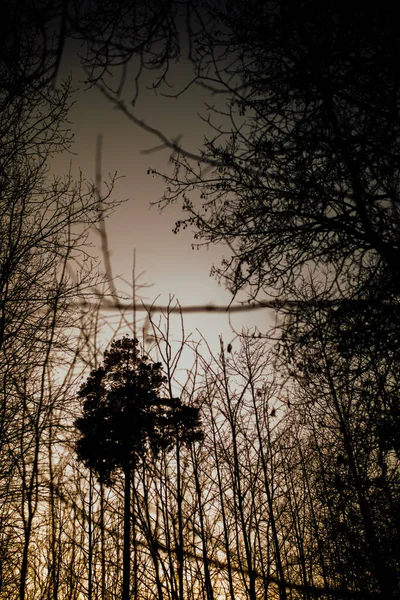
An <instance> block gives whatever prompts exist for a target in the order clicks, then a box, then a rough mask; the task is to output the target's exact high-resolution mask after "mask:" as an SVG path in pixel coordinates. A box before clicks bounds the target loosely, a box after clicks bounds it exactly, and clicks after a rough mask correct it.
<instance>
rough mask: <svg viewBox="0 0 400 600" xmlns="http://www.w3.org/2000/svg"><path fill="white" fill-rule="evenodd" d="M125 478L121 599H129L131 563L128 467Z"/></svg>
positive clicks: (129, 473) (129, 479) (129, 475)
mask: <svg viewBox="0 0 400 600" xmlns="http://www.w3.org/2000/svg"><path fill="white" fill-rule="evenodd" d="M124 478H125V490H124V550H123V571H122V598H121V600H129V595H130V594H129V591H130V564H131V470H130V469H129V468H128V467H127V468H125V469H124Z"/></svg>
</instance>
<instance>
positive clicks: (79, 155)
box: [52, 42, 274, 348]
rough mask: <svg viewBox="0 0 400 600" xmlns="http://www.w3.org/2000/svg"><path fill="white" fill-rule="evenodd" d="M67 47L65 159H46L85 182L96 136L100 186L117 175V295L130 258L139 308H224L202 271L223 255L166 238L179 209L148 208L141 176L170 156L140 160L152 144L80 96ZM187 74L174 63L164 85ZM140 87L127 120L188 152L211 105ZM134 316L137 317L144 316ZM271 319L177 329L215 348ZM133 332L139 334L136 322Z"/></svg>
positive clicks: (190, 320)
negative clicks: (171, 302)
mask: <svg viewBox="0 0 400 600" xmlns="http://www.w3.org/2000/svg"><path fill="white" fill-rule="evenodd" d="M74 44H75V43H71V42H69V44H68V45H67V47H66V49H65V51H64V55H63V62H62V65H61V68H60V72H59V78H62V77H65V76H67V75H69V74H70V75H71V76H72V83H73V88H75V89H77V91H76V92H75V94H74V96H73V99H74V101H75V104H74V106H73V107H72V109H71V112H70V116H69V118H70V121H71V127H72V131H73V133H74V136H75V138H74V144H73V147H72V149H71V150H72V152H73V154H71V155H69V154H63V155H62V156H59V157H57V158H56V159H54V161H53V163H52V170H53V171H54V172H55V173H63V172H66V171H67V170H68V168H69V164H70V161H71V165H72V172H73V173H74V174H75V175H77V174H78V171H79V169H81V170H82V172H83V175H84V176H85V177H86V178H88V179H93V180H94V179H95V172H96V144H97V139H98V136H99V135H101V136H102V141H103V143H102V179H103V180H106V179H108V174H113V173H115V172H117V173H118V175H119V176H120V179H118V180H117V183H116V186H115V190H114V198H116V199H120V200H125V202H123V203H122V204H121V205H120V206H119V207H117V208H116V210H115V211H114V213H113V214H112V215H111V217H109V218H108V219H107V222H106V227H107V235H108V243H109V248H110V251H111V252H110V253H111V261H112V269H113V276H114V277H115V278H116V287H117V288H118V289H119V290H120V291H121V292H122V295H123V296H126V297H127V296H128V295H129V292H130V288H129V285H126V284H124V283H123V282H122V280H121V278H124V279H125V280H127V281H128V282H131V281H132V266H133V252H134V251H135V255H136V274H137V275H139V274H140V273H142V275H141V276H140V278H139V279H138V280H137V284H138V285H141V284H147V285H149V286H150V287H148V288H146V289H143V290H139V296H140V298H141V299H142V300H143V302H145V303H146V304H150V303H152V302H156V303H157V304H167V302H168V299H169V298H170V297H171V296H173V297H174V298H176V299H177V300H178V301H179V302H180V304H181V306H190V305H222V306H228V304H229V303H230V302H231V300H232V296H231V293H230V292H229V291H227V290H226V289H225V288H224V285H223V284H220V283H218V282H217V281H216V280H215V278H213V277H210V270H211V267H212V265H213V263H214V264H219V263H220V261H221V258H222V256H223V255H226V256H229V254H230V251H229V248H228V247H224V246H222V245H219V246H211V247H209V248H208V249H207V248H205V247H203V248H201V249H199V250H196V249H195V250H192V249H191V243H192V242H193V241H194V239H193V232H191V231H189V230H186V231H183V232H180V233H178V234H174V233H173V231H172V230H173V228H174V225H175V222H176V220H177V219H179V218H181V217H182V212H181V210H180V206H179V205H176V206H169V207H167V208H166V209H165V210H164V211H163V212H162V213H160V211H159V210H158V208H157V207H156V206H152V207H150V203H151V202H154V201H157V200H159V199H160V198H161V196H162V193H163V189H164V186H165V184H164V182H163V181H162V179H161V178H159V177H154V176H152V175H149V174H148V170H149V168H152V169H156V170H158V171H161V172H171V169H172V166H171V164H170V162H169V158H170V154H171V151H170V150H165V149H164V150H158V151H154V152H151V153H150V154H148V153H143V151H148V150H150V149H152V148H154V147H157V146H159V144H160V142H159V140H157V139H155V137H154V136H153V135H151V134H149V133H148V132H146V131H144V130H143V129H142V128H140V127H138V126H136V125H135V124H133V123H132V122H130V121H128V119H127V117H126V116H125V115H124V114H123V113H122V112H121V111H120V110H116V109H115V107H113V106H112V105H111V104H110V102H109V101H108V100H107V99H106V98H104V96H103V95H102V94H101V92H100V91H99V90H98V89H97V88H95V87H93V88H92V89H85V85H84V83H83V80H84V77H85V75H84V72H83V70H82V67H81V66H80V64H79V60H78V58H77V51H79V48H78V47H77V46H76V44H75V45H74ZM188 75H189V76H190V64H189V63H188V61H185V60H182V61H180V62H179V64H178V65H176V66H175V67H174V69H173V70H172V72H171V77H170V81H171V82H172V83H173V84H174V85H175V86H177V87H179V86H180V85H181V84H182V82H184V81H186V80H187V77H188ZM146 84H148V86H150V84H151V78H148V79H147V80H146V79H145V80H144V81H143V82H142V85H141V89H140V94H139V97H138V100H137V102H136V104H135V107H134V111H135V115H136V116H138V117H139V118H140V119H143V120H145V121H146V122H147V123H148V124H149V125H151V126H153V127H155V128H158V129H160V130H161V131H162V132H163V133H165V134H166V135H167V136H169V137H176V136H177V135H178V134H179V135H180V136H182V137H181V144H182V145H183V146H184V147H185V148H186V149H190V150H193V151H196V150H197V148H199V146H200V145H201V142H202V139H203V136H204V134H205V132H206V130H205V125H204V123H203V122H202V121H201V119H200V118H199V116H198V114H203V115H205V114H206V110H205V104H204V103H205V102H214V101H215V100H214V99H212V98H210V95H209V93H208V92H206V91H204V90H203V89H200V88H198V87H197V88H194V89H193V90H191V91H189V92H188V93H185V94H183V95H182V96H181V97H179V98H177V99H176V98H165V97H163V96H161V95H156V94H155V93H154V91H153V90H149V89H148V88H147V87H146ZM131 92H132V87H131V88H130V89H129V79H128V84H127V85H126V88H125V89H124V96H125V97H126V99H127V100H128V99H129V98H130V95H131ZM93 242H94V244H96V245H97V249H96V250H95V252H94V254H99V255H100V239H99V236H98V235H96V234H95V233H93ZM242 298H243V297H242ZM140 315H141V316H144V313H140ZM273 317H274V315H273V314H271V313H270V312H269V311H268V310H267V309H265V310H257V311H248V312H240V313H235V314H231V316H230V317H228V315H227V314H223V313H217V314H210V313H205V314H204V313H193V314H188V315H185V330H186V332H187V333H189V332H193V333H194V334H195V337H196V335H197V334H196V333H195V332H196V330H200V331H201V333H202V334H203V336H204V337H206V339H207V341H208V343H209V344H210V345H211V346H212V347H213V348H216V347H217V346H218V338H219V336H220V335H222V337H223V339H224V342H225V344H228V343H229V342H232V341H233V342H234V340H235V337H236V335H237V333H239V332H241V330H242V328H243V327H245V328H252V327H254V326H257V327H258V328H259V330H260V331H266V330H267V329H269V327H270V325H271V323H272V321H271V318H273ZM110 318H111V317H110ZM138 325H139V328H140V323H139V324H138ZM232 327H233V329H232Z"/></svg>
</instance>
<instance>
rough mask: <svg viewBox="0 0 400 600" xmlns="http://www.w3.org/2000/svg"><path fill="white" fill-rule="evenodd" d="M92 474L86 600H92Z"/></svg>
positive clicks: (91, 480)
mask: <svg viewBox="0 0 400 600" xmlns="http://www.w3.org/2000/svg"><path fill="white" fill-rule="evenodd" d="M92 527H93V473H92V469H90V474H89V518H88V537H89V540H88V543H89V554H88V571H89V573H88V578H89V582H88V600H92V598H93V531H92Z"/></svg>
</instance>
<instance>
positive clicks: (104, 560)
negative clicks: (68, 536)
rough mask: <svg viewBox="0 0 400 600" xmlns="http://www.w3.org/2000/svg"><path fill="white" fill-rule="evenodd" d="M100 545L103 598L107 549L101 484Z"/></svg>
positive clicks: (101, 485)
mask: <svg viewBox="0 0 400 600" xmlns="http://www.w3.org/2000/svg"><path fill="white" fill-rule="evenodd" d="M100 536H101V538H100V544H101V598H102V600H104V599H105V597H106V549H105V540H104V484H103V483H100Z"/></svg>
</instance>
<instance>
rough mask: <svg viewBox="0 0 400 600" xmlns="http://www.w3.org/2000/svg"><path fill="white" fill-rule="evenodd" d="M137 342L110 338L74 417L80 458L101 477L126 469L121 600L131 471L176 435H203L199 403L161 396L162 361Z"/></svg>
mask: <svg viewBox="0 0 400 600" xmlns="http://www.w3.org/2000/svg"><path fill="white" fill-rule="evenodd" d="M138 344H139V342H138V340H136V339H130V338H129V337H124V338H122V339H121V340H115V341H114V342H112V344H111V348H110V350H108V351H106V352H105V353H104V363H103V365H102V366H100V367H99V368H98V369H95V370H93V371H92V372H91V373H90V375H89V377H88V378H87V380H86V381H85V382H84V383H83V385H82V386H81V388H80V390H79V394H78V395H79V397H80V398H83V416H82V417H81V418H79V419H77V420H76V423H75V424H76V427H77V429H78V431H79V433H80V437H79V439H78V441H77V444H76V450H77V455H78V459H79V460H80V461H82V462H83V463H84V464H85V465H86V466H87V467H88V468H89V469H92V470H93V471H94V472H95V473H96V475H97V478H98V480H99V481H100V482H101V483H105V484H106V485H112V483H113V476H114V474H115V472H116V471H118V470H121V471H122V472H123V474H124V479H125V490H124V559H123V564H124V570H123V591H122V600H128V598H129V579H130V529H131V527H130V514H131V485H130V481H131V474H132V472H133V471H134V469H135V468H136V466H137V465H138V463H139V462H140V461H141V460H143V459H144V458H145V457H149V456H150V457H154V456H155V455H156V454H157V453H158V452H159V451H160V450H161V449H167V450H168V449H169V448H171V447H172V446H173V444H174V442H175V440H176V439H177V438H178V439H179V440H180V441H181V442H183V443H190V442H193V441H195V440H199V439H201V438H202V432H201V421H200V417H199V409H198V408H195V407H189V406H183V405H182V403H181V401H180V399H179V398H161V397H160V395H159V394H160V392H161V389H162V386H163V384H164V383H165V382H166V377H165V376H164V375H163V373H162V366H161V363H158V362H157V363H153V362H151V361H150V360H149V359H148V357H147V356H144V355H142V356H141V355H140V353H139V349H138Z"/></svg>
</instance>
